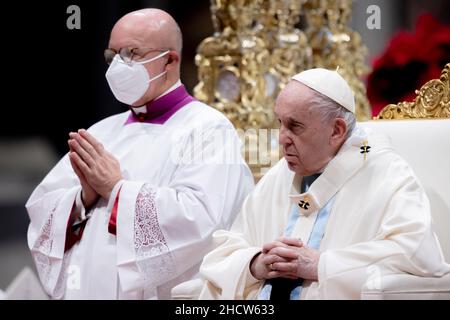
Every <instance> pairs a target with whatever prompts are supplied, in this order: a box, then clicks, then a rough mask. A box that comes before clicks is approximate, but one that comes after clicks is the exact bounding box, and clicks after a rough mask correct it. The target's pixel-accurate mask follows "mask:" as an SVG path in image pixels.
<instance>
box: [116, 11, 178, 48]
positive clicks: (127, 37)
mask: <svg viewBox="0 0 450 320" xmlns="http://www.w3.org/2000/svg"><path fill="white" fill-rule="evenodd" d="M124 42H126V43H129V44H127V45H126V46H123V44H125V43H124ZM182 43H183V41H182V35H181V31H180V27H179V26H178V24H177V23H176V21H175V20H174V19H173V18H172V16H171V15H169V14H168V13H167V12H165V11H163V10H160V9H142V10H137V11H133V12H130V13H128V14H126V15H125V16H123V17H122V18H120V20H119V21H117V23H116V24H115V25H114V28H113V29H112V31H111V38H110V47H111V48H114V47H127V46H130V45H131V46H133V45H136V46H138V45H140V46H141V47H146V48H149V47H151V48H163V49H171V50H175V51H177V52H178V54H180V55H181V50H182Z"/></svg>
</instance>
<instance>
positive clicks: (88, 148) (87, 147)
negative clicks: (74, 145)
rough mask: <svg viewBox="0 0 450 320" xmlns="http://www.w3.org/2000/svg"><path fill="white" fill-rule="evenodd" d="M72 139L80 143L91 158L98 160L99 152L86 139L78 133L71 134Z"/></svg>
mask: <svg viewBox="0 0 450 320" xmlns="http://www.w3.org/2000/svg"><path fill="white" fill-rule="evenodd" d="M70 137H71V138H72V139H74V140H75V141H77V142H78V144H79V145H80V146H81V147H82V148H83V149H84V150H85V151H86V152H87V153H89V154H90V155H91V157H92V158H93V159H97V158H98V156H99V154H98V152H97V150H95V148H94V146H93V145H91V144H90V143H89V141H87V140H86V139H85V138H83V137H82V136H81V135H80V134H78V133H73V134H70Z"/></svg>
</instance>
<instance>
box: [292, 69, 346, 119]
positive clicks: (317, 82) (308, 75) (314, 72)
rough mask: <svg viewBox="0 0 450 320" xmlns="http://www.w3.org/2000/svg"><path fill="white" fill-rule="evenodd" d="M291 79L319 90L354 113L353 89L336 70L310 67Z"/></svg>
mask: <svg viewBox="0 0 450 320" xmlns="http://www.w3.org/2000/svg"><path fill="white" fill-rule="evenodd" d="M292 79H293V80H296V81H298V82H301V83H303V84H304V85H305V86H308V87H310V88H311V89H314V90H316V91H318V92H320V93H321V94H323V95H325V96H327V97H328V98H330V99H331V100H334V101H336V102H337V103H339V104H340V105H341V106H343V107H344V108H345V109H347V110H349V111H351V112H352V113H355V96H354V95H353V91H352V89H350V86H349V85H348V83H347V81H345V80H344V78H342V77H341V75H340V74H339V73H337V72H336V71H331V70H327V69H323V68H316V69H310V70H306V71H303V72H300V73H298V74H296V75H295V76H293V77H292Z"/></svg>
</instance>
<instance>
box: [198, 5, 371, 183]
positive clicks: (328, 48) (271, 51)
mask: <svg viewBox="0 0 450 320" xmlns="http://www.w3.org/2000/svg"><path fill="white" fill-rule="evenodd" d="M211 13H212V20H213V25H214V34H213V35H212V36H211V37H208V38H206V39H205V40H203V41H202V42H201V44H200V45H199V47H198V49H197V55H196V57H195V63H196V65H197V66H198V77H199V83H198V84H197V86H196V87H195V88H194V95H195V96H196V98H197V99H199V100H200V101H203V102H205V103H207V104H209V105H211V106H213V107H215V108H216V109H218V110H220V111H221V112H223V113H224V114H225V115H226V116H227V117H228V118H229V119H230V120H231V121H232V122H233V124H234V125H235V126H236V128H237V129H242V130H246V131H247V132H248V131H249V130H253V129H272V128H276V127H277V124H276V121H275V119H274V113H273V106H274V104H275V100H276V97H277V96H278V93H279V92H280V90H282V89H283V87H284V86H285V85H286V84H287V83H288V82H289V80H290V79H291V77H292V76H293V75H295V74H296V73H299V72H301V71H303V70H306V69H310V68H312V67H324V68H328V69H336V67H337V66H339V73H340V74H341V75H342V76H343V77H344V78H345V79H346V80H347V81H348V82H349V84H350V86H351V87H352V89H353V90H354V92H355V96H356V102H357V108H356V114H357V117H358V119H360V120H361V119H367V118H369V117H370V115H371V111H370V108H369V104H368V101H367V98H366V91H365V87H364V84H363V83H362V81H361V79H360V78H361V76H363V75H364V74H366V73H367V67H366V65H365V54H366V49H365V47H364V46H363V45H362V42H361V37H360V36H359V34H358V33H356V32H354V31H352V30H351V29H350V28H348V26H347V24H348V22H349V19H350V14H351V1H350V0H327V1H325V0H283V1H281V0H211ZM301 17H304V18H305V21H301V20H300V19H301ZM302 19H303V18H302ZM302 25H308V28H307V29H306V30H302V29H300V27H301V26H302ZM248 139H249V140H250V141H252V142H255V141H257V143H256V145H257V147H255V148H259V149H260V147H261V146H260V145H258V143H260V137H259V136H256V131H255V134H253V135H251V136H249V137H248ZM270 140H271V141H272V142H271V143H272V145H271V146H272V148H273V149H274V150H275V149H278V144H277V143H276V142H273V141H275V140H276V139H273V138H272V137H271V138H270ZM253 146H255V144H254V145H253ZM249 148H250V149H252V148H254V147H249ZM259 149H258V150H259ZM258 150H256V151H258ZM247 151H250V152H251V151H255V150H247ZM258 152H259V151H258ZM277 157H279V155H278V153H277V154H276V155H274V156H273V158H274V159H275V158H277ZM247 160H248V159H247ZM276 160H278V159H276ZM258 161H260V159H258ZM263 162H264V161H263ZM249 164H250V167H252V170H253V172H254V174H255V176H256V177H257V176H258V173H255V172H257V171H258V170H259V169H261V167H265V166H267V165H266V164H261V161H260V163H259V164H256V165H255V164H252V163H249Z"/></svg>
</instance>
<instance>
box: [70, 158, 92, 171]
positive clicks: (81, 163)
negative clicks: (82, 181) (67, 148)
mask: <svg viewBox="0 0 450 320" xmlns="http://www.w3.org/2000/svg"><path fill="white" fill-rule="evenodd" d="M69 157H70V158H71V159H72V160H73V162H74V163H75V164H76V165H77V166H78V168H79V169H80V170H81V172H82V173H83V175H84V176H87V175H89V174H90V173H91V170H90V169H89V167H88V165H87V164H86V163H85V162H84V161H83V160H82V159H81V157H80V156H79V155H78V154H77V153H76V152H71V153H69Z"/></svg>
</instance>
